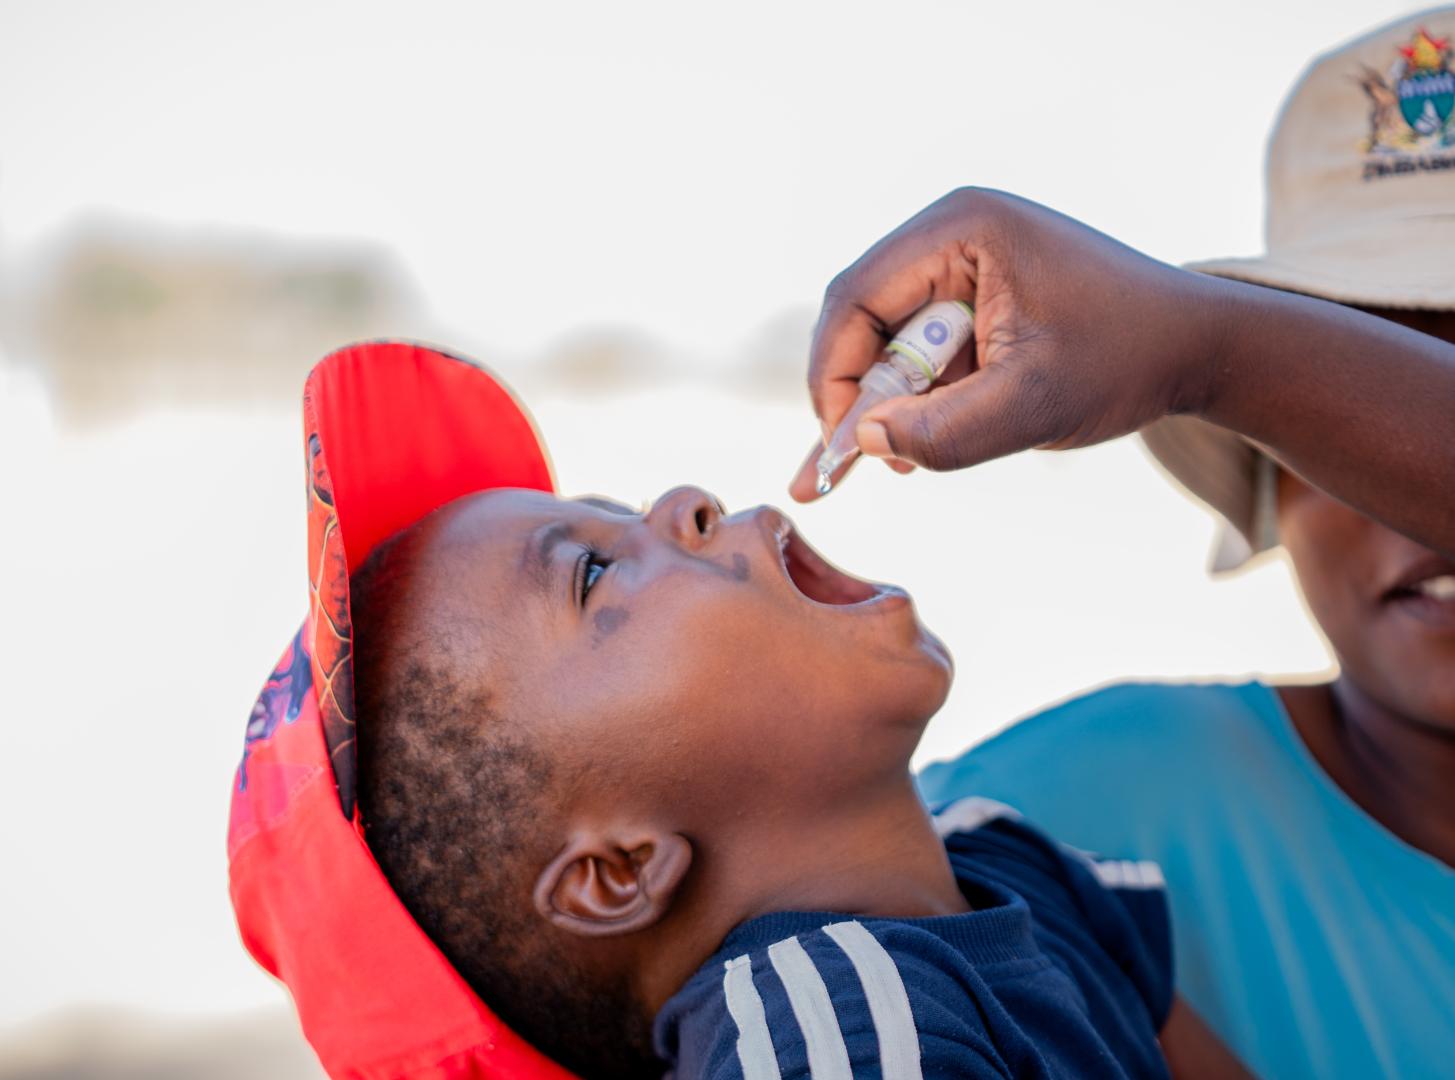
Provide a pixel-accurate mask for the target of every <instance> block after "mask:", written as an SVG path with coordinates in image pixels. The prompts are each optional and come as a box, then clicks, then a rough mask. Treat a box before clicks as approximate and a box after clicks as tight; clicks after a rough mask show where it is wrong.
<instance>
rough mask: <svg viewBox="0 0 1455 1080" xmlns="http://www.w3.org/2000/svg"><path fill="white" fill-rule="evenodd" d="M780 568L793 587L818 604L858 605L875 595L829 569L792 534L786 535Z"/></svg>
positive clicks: (875, 591)
mask: <svg viewBox="0 0 1455 1080" xmlns="http://www.w3.org/2000/svg"><path fill="white" fill-rule="evenodd" d="M783 565H784V567H785V568H786V569H787V570H788V579H789V580H790V581H792V582H793V585H794V587H795V588H797V589H798V591H799V592H801V593H802V594H803V595H804V596H806V597H808V598H809V599H810V600H814V601H817V602H818V603H820V604H835V605H846V604H859V603H862V602H863V601H865V600H869V599H872V598H873V597H874V596H876V595H877V594H878V592H879V590H878V589H876V588H875V587H874V586H873V585H871V584H869V582H867V581H860V580H859V579H858V578H855V577H850V576H849V575H848V574H845V573H844V572H842V571H841V570H837V569H835V568H834V567H833V566H831V565H829V563H828V562H827V561H826V560H825V559H824V558H823V557H822V556H820V555H819V554H818V552H816V551H814V550H813V548H811V547H809V546H808V544H807V543H805V542H804V541H803V540H802V539H801V538H800V537H799V535H798V534H797V533H796V532H794V533H790V534H789V535H788V540H787V542H786V543H785V544H784V545H783Z"/></svg>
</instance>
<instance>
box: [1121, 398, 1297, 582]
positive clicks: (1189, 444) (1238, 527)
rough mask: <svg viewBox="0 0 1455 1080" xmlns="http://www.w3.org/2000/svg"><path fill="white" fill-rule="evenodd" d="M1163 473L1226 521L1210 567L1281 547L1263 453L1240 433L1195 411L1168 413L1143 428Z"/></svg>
mask: <svg viewBox="0 0 1455 1080" xmlns="http://www.w3.org/2000/svg"><path fill="white" fill-rule="evenodd" d="M1139 434H1140V436H1141V440H1142V445H1143V446H1144V447H1145V448H1146V449H1147V451H1148V452H1149V454H1150V456H1151V458H1152V460H1153V461H1154V462H1155V463H1156V464H1157V465H1158V466H1159V467H1160V468H1161V470H1162V472H1163V473H1165V474H1166V475H1167V477H1168V478H1169V479H1170V480H1171V481H1172V482H1173V483H1174V484H1176V485H1177V486H1178V487H1180V488H1181V489H1182V490H1183V491H1184V492H1186V493H1187V494H1188V495H1190V496H1191V497H1192V498H1194V499H1195V500H1197V501H1198V502H1200V503H1202V504H1203V505H1204V506H1206V507H1207V509H1208V510H1210V511H1211V512H1212V513H1213V514H1214V516H1216V517H1217V518H1218V519H1219V520H1220V521H1221V523H1222V530H1221V533H1220V535H1219V536H1218V538H1217V540H1216V541H1215V542H1214V546H1213V551H1212V556H1211V560H1210V566H1209V568H1210V569H1211V570H1212V571H1213V572H1214V573H1224V572H1227V571H1231V570H1236V569H1239V568H1240V567H1242V566H1244V565H1245V564H1247V563H1248V562H1249V561H1250V560H1251V559H1253V558H1254V557H1255V556H1257V555H1259V554H1261V553H1263V552H1265V551H1269V550H1271V549H1273V548H1275V547H1277V546H1278V536H1277V528H1276V525H1275V522H1274V520H1273V508H1272V506H1271V505H1269V501H1270V500H1269V495H1270V493H1269V492H1267V491H1266V490H1265V487H1266V483H1267V478H1266V477H1264V476H1263V475H1262V473H1261V470H1263V469H1264V468H1265V467H1266V465H1265V460H1264V456H1263V454H1262V453H1261V452H1260V451H1259V450H1258V449H1256V448H1255V447H1254V446H1253V445H1252V444H1251V443H1249V442H1248V441H1247V440H1246V439H1244V438H1243V437H1242V436H1241V435H1238V434H1237V433H1236V432H1233V431H1229V430H1228V429H1227V428H1222V427H1218V426H1217V425H1216V424H1210V423H1208V422H1207V421H1206V420H1201V419H1199V418H1197V417H1194V416H1165V417H1163V418H1162V419H1161V420H1158V421H1156V422H1155V423H1152V424H1148V425H1147V426H1146V427H1145V428H1143V429H1142V430H1141V432H1140V433H1139Z"/></svg>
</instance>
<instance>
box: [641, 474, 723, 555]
mask: <svg viewBox="0 0 1455 1080" xmlns="http://www.w3.org/2000/svg"><path fill="white" fill-rule="evenodd" d="M722 516H723V507H722V503H720V502H718V501H717V500H716V499H715V498H713V497H712V496H711V495H709V494H708V493H707V492H705V491H703V490H702V489H701V488H698V487H675V488H673V489H672V490H671V491H668V492H666V493H665V494H663V495H662V496H661V497H660V498H658V499H657V501H656V502H655V503H654V504H653V505H652V508H651V510H649V511H647V522H648V524H650V525H651V526H652V527H653V528H655V529H659V530H661V531H663V532H664V533H665V534H666V536H667V537H668V539H670V540H672V541H674V542H675V543H678V544H681V545H682V546H683V547H686V548H689V549H694V550H695V549H696V548H699V547H701V546H702V545H703V544H704V543H706V542H707V539H708V537H710V536H711V535H712V532H713V530H714V529H716V528H717V523H718V522H719V521H721V520H722Z"/></svg>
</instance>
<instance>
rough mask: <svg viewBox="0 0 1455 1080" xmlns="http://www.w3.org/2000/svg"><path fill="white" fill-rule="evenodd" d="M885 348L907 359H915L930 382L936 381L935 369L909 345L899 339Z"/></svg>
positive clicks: (916, 364)
mask: <svg viewBox="0 0 1455 1080" xmlns="http://www.w3.org/2000/svg"><path fill="white" fill-rule="evenodd" d="M885 348H886V349H888V350H889V351H890V352H892V353H898V354H899V355H900V356H903V357H904V358H905V359H907V360H913V361H914V363H915V366H917V367H918V368H919V369H920V370H921V371H923V372H924V373H925V378H926V379H928V380H929V381H930V382H934V381H935V379H936V378H937V377H938V376H936V375H935V369H934V368H932V367H930V365H929V364H926V363H925V362H924V357H922V356H920V354H919V353H917V352H915V351H914V350H913V349H911V348H910V347H909V346H908V345H904V344H902V343H900V342H898V341H891V342H890V343H889V344H888V345H886V346H885Z"/></svg>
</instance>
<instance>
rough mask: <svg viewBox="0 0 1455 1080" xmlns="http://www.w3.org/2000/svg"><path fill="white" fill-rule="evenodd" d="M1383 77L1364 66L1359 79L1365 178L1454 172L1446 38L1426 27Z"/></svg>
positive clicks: (1453, 109)
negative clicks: (1365, 123)
mask: <svg viewBox="0 0 1455 1080" xmlns="http://www.w3.org/2000/svg"><path fill="white" fill-rule="evenodd" d="M1396 48H1397V52H1398V55H1397V56H1396V58H1395V60H1394V62H1393V63H1392V64H1391V65H1390V67H1389V69H1388V70H1387V71H1385V72H1384V73H1382V74H1381V73H1380V72H1378V71H1376V70H1375V69H1374V68H1372V67H1369V66H1368V65H1365V66H1364V68H1363V70H1362V72H1360V74H1359V76H1358V81H1359V85H1360V87H1361V88H1362V89H1363V90H1364V93H1365V94H1366V95H1367V96H1368V98H1369V103H1370V109H1369V137H1368V138H1367V139H1366V140H1365V141H1364V143H1363V145H1362V146H1361V149H1362V150H1363V151H1364V152H1365V154H1366V155H1368V157H1367V159H1366V162H1365V166H1364V179H1366V180H1370V179H1373V178H1374V177H1377V176H1396V175H1399V174H1401V173H1414V172H1425V171H1429V170H1455V153H1449V152H1446V151H1449V150H1451V149H1452V148H1455V123H1452V122H1451V115H1452V114H1455V70H1452V69H1451V66H1450V61H1451V51H1452V50H1451V48H1450V35H1449V34H1446V35H1444V36H1436V35H1434V34H1431V33H1430V32H1429V31H1428V30H1426V29H1425V28H1424V27H1421V28H1420V29H1419V30H1417V31H1416V32H1415V35H1414V37H1413V38H1411V39H1410V42H1409V44H1408V45H1400V46H1397V47H1396Z"/></svg>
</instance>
